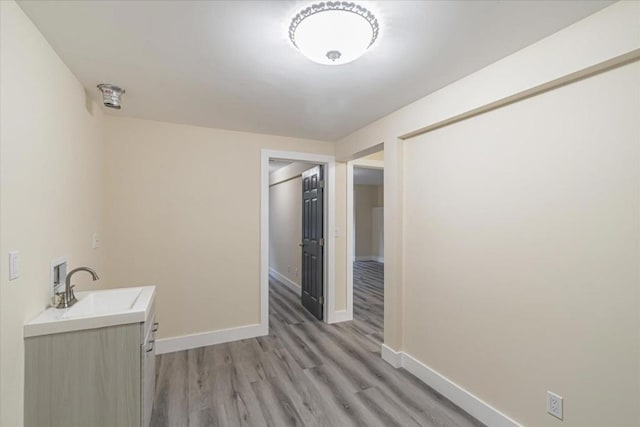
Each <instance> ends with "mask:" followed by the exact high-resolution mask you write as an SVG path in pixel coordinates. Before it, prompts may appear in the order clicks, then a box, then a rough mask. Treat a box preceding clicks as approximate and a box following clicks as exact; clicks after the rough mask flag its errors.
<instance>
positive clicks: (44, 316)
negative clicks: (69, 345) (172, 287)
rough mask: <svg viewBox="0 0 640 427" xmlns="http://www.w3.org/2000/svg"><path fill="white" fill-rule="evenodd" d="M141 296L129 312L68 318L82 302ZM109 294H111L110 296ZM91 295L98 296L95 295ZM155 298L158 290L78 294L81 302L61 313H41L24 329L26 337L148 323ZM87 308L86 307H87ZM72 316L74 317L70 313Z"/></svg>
mask: <svg viewBox="0 0 640 427" xmlns="http://www.w3.org/2000/svg"><path fill="white" fill-rule="evenodd" d="M136 290H138V291H139V293H138V294H137V296H136V297H135V301H133V303H132V305H131V306H130V307H127V308H118V309H114V310H113V311H102V312H100V313H97V314H96V313H82V310H78V309H76V310H75V312H78V311H80V312H81V313H80V314H78V315H74V316H71V317H69V315H68V314H67V313H68V312H69V311H70V310H74V308H76V307H78V308H80V307H81V306H80V305H79V304H80V303H81V302H82V300H83V299H85V298H87V297H89V298H95V297H96V296H97V297H107V298H112V299H113V297H114V296H116V297H117V295H116V293H117V292H123V291H124V292H126V293H127V294H128V295H131V294H132V293H135V291H136ZM107 293H110V294H107ZM92 294H99V295H93V296H91V295H92ZM155 297H156V287H155V286H141V287H136V288H118V289H105V290H101V291H86V292H76V298H78V302H77V303H76V304H75V305H74V306H72V307H70V308H63V309H58V308H55V307H50V308H48V309H46V310H45V311H43V312H42V313H40V314H39V315H38V316H37V317H36V318H35V319H33V320H31V321H30V322H28V323H25V325H24V337H25V338H28V337H35V336H39V335H49V334H58V333H62V332H71V331H80V330H85V329H95V328H104V327H106V326H115V325H124V324H127V323H139V322H145V321H147V320H149V316H150V315H151V313H152V311H153V306H154V303H155ZM85 305H86V304H85ZM70 314H73V313H70Z"/></svg>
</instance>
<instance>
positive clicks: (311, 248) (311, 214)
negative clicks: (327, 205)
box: [301, 166, 324, 320]
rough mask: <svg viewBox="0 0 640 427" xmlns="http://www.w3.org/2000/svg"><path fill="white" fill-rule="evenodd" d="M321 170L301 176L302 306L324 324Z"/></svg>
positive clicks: (312, 170) (315, 169)
mask: <svg viewBox="0 0 640 427" xmlns="http://www.w3.org/2000/svg"><path fill="white" fill-rule="evenodd" d="M323 190H324V178H323V170H322V166H316V167H314V168H312V169H309V170H308V171H305V172H303V173H302V244H301V246H302V305H303V306H304V307H305V308H306V309H307V310H309V311H310V312H311V314H313V315H314V316H315V317H317V318H318V319H319V320H322V313H323V304H324V295H323V286H322V283H323V280H322V279H323V267H324V265H323V257H322V255H323V247H324V235H323V219H324V218H323V217H324V215H323V213H324V210H323V203H322V202H323V193H324V191H323Z"/></svg>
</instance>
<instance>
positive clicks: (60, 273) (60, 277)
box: [51, 257, 67, 297]
mask: <svg viewBox="0 0 640 427" xmlns="http://www.w3.org/2000/svg"><path fill="white" fill-rule="evenodd" d="M66 278H67V258H66V257H61V258H57V259H54V260H52V261H51V297H53V296H54V295H55V293H56V292H60V291H61V290H63V289H64V282H65V280H66Z"/></svg>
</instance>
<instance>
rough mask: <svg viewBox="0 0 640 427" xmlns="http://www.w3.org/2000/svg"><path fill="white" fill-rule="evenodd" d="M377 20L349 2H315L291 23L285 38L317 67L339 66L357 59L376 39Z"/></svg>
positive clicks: (368, 12) (360, 7) (365, 10)
mask: <svg viewBox="0 0 640 427" xmlns="http://www.w3.org/2000/svg"><path fill="white" fill-rule="evenodd" d="M379 29H380V27H379V25H378V19H377V18H376V17H375V15H374V14H373V13H371V12H370V11H369V10H367V9H366V8H364V7H362V6H360V5H358V4H356V3H352V2H346V1H334V2H331V1H329V2H322V3H316V4H313V5H311V6H309V7H306V8H304V9H302V10H301V11H300V12H299V13H298V14H297V15H296V16H294V17H293V19H292V20H291V25H289V39H290V40H291V43H293V45H294V46H295V47H297V48H298V50H300V52H302V54H303V55H304V56H306V57H307V58H309V59H310V60H312V61H314V62H317V63H319V64H325V65H341V64H346V63H348V62H351V61H354V60H356V59H358V58H359V57H360V56H361V55H362V54H363V53H365V52H366V51H367V49H369V48H370V47H371V45H372V44H373V43H374V42H375V41H376V39H377V38H378V32H379Z"/></svg>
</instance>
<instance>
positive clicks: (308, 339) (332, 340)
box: [152, 262, 481, 427]
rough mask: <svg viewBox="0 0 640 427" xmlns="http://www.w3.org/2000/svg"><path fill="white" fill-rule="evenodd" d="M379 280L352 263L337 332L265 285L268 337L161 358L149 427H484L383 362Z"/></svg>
mask: <svg viewBox="0 0 640 427" xmlns="http://www.w3.org/2000/svg"><path fill="white" fill-rule="evenodd" d="M382 274H383V264H379V263H377V262H357V263H355V269H354V317H355V319H354V321H352V322H345V323H338V324H334V325H327V324H325V323H323V322H319V321H317V320H316V319H315V318H313V317H312V316H311V315H310V314H308V313H307V312H306V311H305V310H304V309H303V308H302V306H301V305H300V300H299V297H298V296H297V295H296V294H294V293H293V292H292V291H291V290H290V289H289V288H287V287H286V286H284V285H282V284H281V283H280V282H278V281H275V280H274V279H271V283H270V292H269V298H270V299H269V307H270V335H268V336H265V337H259V338H253V339H247V340H242V341H237V342H232V343H227V344H220V345H215V346H210V347H204V348H198V349H194V350H188V351H181V352H176V353H169V354H164V355H161V356H158V360H157V365H158V371H157V388H156V397H155V406H154V410H153V418H152V425H153V426H154V427H164V426H170V427H181V426H185V427H186V426H241V425H249V426H276V427H280V426H337V427H342V426H352V425H354V426H403V427H404V426H442V427H444V426H478V425H481V424H479V423H478V422H477V421H475V420H473V419H472V418H470V417H469V416H468V415H467V414H466V413H464V412H462V411H461V410H460V409H458V408H457V407H455V406H454V405H452V404H451V403H450V402H448V401H447V400H446V399H444V398H443V397H442V396H440V395H439V394H437V393H434V392H433V391H432V390H431V389H430V388H429V387H427V386H425V385H424V384H422V383H421V382H420V381H418V380H417V379H415V378H414V377H413V376H411V375H410V374H408V373H407V372H405V371H404V370H402V369H400V370H396V369H394V368H392V367H391V366H390V365H388V364H387V363H386V362H384V361H383V360H382V359H381V358H380V344H381V340H382V336H383V329H382V328H383V303H384V297H383V289H382V288H383V280H382Z"/></svg>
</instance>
